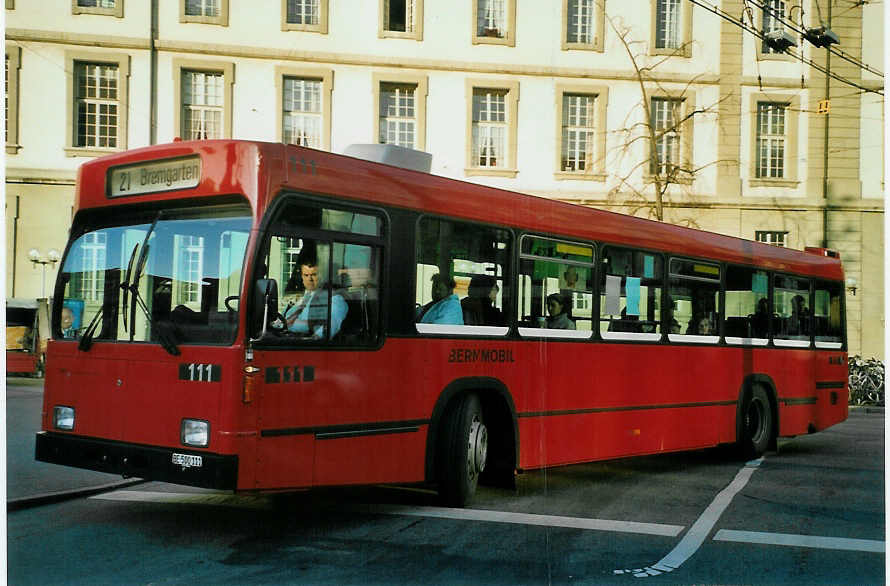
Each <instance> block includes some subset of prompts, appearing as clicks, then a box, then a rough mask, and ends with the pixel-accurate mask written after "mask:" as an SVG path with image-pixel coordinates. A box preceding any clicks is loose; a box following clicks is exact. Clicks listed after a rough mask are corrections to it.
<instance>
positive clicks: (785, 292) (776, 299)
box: [773, 275, 812, 347]
mask: <svg viewBox="0 0 890 586" xmlns="http://www.w3.org/2000/svg"><path fill="white" fill-rule="evenodd" d="M810 307H811V305H810V282H809V280H807V279H799V278H797V277H791V276H787V275H776V276H774V277H773V314H774V315H775V319H774V322H773V343H774V344H776V345H777V346H795V347H806V346H809V345H810V319H811V317H812V312H811V311H810Z"/></svg>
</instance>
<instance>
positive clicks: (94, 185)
mask: <svg viewBox="0 0 890 586" xmlns="http://www.w3.org/2000/svg"><path fill="white" fill-rule="evenodd" d="M198 158H200V165H201V166H200V172H199V177H197V178H194V177H192V176H191V175H190V172H189V171H188V170H187V169H184V170H182V171H181V172H180V171H177V169H178V168H180V167H185V164H186V163H188V162H190V161H194V160H197V159H198ZM157 160H167V161H170V163H168V164H167V167H166V168H158V167H149V166H148V165H147V164H146V162H147V161H157ZM183 162H184V163H183ZM180 163H181V164H180ZM177 165H178V166H177ZM122 170H123V171H127V170H132V172H131V173H129V175H131V176H132V177H131V179H137V178H141V179H140V180H146V181H148V182H150V183H151V182H153V183H154V184H156V185H157V186H158V189H156V190H154V191H148V192H142V193H137V194H135V195H130V194H129V192H128V191H127V190H123V189H122V188H123V187H124V186H123V185H113V184H112V183H113V182H112V181H110V180H111V179H114V180H115V181H119V182H121V183H123V182H124V180H125V178H126V173H123V174H122ZM165 173H166V175H165ZM187 175H188V176H189V177H191V179H189V180H188V181H184V180H182V178H183V177H185V176H187ZM171 177H173V179H172V180H171ZM177 177H178V178H179V179H176V178H177ZM106 178H107V179H108V180H109V181H108V183H106ZM285 191H299V192H303V193H310V194H316V195H331V194H335V195H337V196H338V197H342V198H346V199H351V200H357V201H362V202H366V203H368V204H372V205H373V204H378V205H383V206H395V207H400V208H407V209H412V210H417V211H422V212H426V213H431V214H437V215H448V216H453V217H458V218H463V219H467V220H474V221H479V222H486V223H491V224H497V225H501V226H508V227H513V228H519V229H523V230H529V231H534V232H540V233H545V234H551V235H556V236H562V237H564V238H571V239H581V240H594V241H599V242H605V243H611V244H621V245H627V246H634V247H638V248H643V249H648V250H655V251H664V252H671V253H674V254H682V255H684V256H691V257H700V258H711V259H714V260H721V261H726V262H733V263H740V264H746V265H756V266H760V267H763V268H765V269H769V270H776V271H783V272H793V273H798V274H803V275H810V276H817V277H822V278H826V279H843V269H842V267H841V263H840V260H839V259H838V258H836V255H835V256H834V257H832V256H828V254H827V252H826V251H824V250H822V249H813V251H811V252H801V251H798V250H792V249H787V248H782V247H777V246H770V245H767V244H762V243H759V242H754V241H751V240H745V239H741V238H736V237H731V236H724V235H721V234H716V233H713V232H705V231H702V230H696V229H692V228H686V227H682V226H676V225H673V224H667V223H663V222H658V221H654V220H647V219H643V218H636V217H633V216H628V215H624V214H619V213H615V212H609V211H604V210H598V209H595V208H590V207H586V206H579V205H575V204H569V203H564V202H559V201H554V200H551V199H547V198H543V197H538V196H533V195H526V194H520V193H516V192H512V191H507V190H503V189H498V188H493V187H487V186H482V185H478V184H475V183H468V182H465V181H459V180H456V179H449V178H445V177H440V176H437V175H431V174H428V173H422V172H418V171H412V170H409V169H403V168H399V167H393V166H389V165H385V164H382V163H374V162H370V161H366V160H362V159H356V158H353V157H349V156H345V155H338V154H333V153H329V152H325V151H318V150H313V149H309V148H305V147H298V146H294V145H285V144H281V143H267V142H254V141H243V140H206V141H188V142H173V143H169V144H163V145H155V146H150V147H144V148H139V149H134V150H130V151H126V152H122V153H115V154H112V155H108V156H104V157H101V158H98V159H95V160H93V161H89V162H87V163H85V164H84V165H82V166H81V168H80V170H79V172H78V179H77V193H76V198H75V210H77V211H80V210H82V209H89V208H97V207H108V206H116V205H123V204H132V203H142V202H157V201H170V200H180V199H183V198H189V199H191V198H203V197H211V196H217V195H222V194H241V195H243V196H245V197H246V198H247V200H248V201H249V202H250V204H251V206H252V208H253V210H254V214H255V215H256V216H257V217H259V216H260V215H261V213H262V211H263V210H265V209H266V208H267V206H268V204H269V203H271V200H272V199H274V198H275V197H276V196H277V195H278V194H279V193H282V192H285Z"/></svg>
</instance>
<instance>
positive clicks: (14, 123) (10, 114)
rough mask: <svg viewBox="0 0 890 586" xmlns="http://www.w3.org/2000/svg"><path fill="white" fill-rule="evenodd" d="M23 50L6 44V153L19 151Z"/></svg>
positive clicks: (11, 153) (12, 153)
mask: <svg viewBox="0 0 890 586" xmlns="http://www.w3.org/2000/svg"><path fill="white" fill-rule="evenodd" d="M21 54H22V50H21V48H20V47H16V46H15V45H10V44H8V43H7V45H6V78H5V79H6V82H5V84H4V89H5V92H6V101H5V107H4V119H5V121H6V126H5V128H6V154H8V155H14V154H16V153H17V152H19V149H20V148H21V146H20V145H19V64H20V63H21Z"/></svg>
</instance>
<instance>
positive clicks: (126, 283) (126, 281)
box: [121, 243, 139, 332]
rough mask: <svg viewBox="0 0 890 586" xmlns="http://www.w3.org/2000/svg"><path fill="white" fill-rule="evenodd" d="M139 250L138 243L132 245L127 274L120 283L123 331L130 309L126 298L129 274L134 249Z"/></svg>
mask: <svg viewBox="0 0 890 586" xmlns="http://www.w3.org/2000/svg"><path fill="white" fill-rule="evenodd" d="M137 250H139V243H136V244H134V245H133V252H131V253H130V262H129V263H127V275H126V276H125V277H124V282H123V283H121V289H123V290H124V300H123V303H122V304H121V306H122V309H123V311H122V312H121V317H123V320H124V331H125V332H126V331H127V311H128V310H129V309H130V307H129V299H127V295H129V293H130V275H131V274H132V273H133V261H134V260H136V251H137Z"/></svg>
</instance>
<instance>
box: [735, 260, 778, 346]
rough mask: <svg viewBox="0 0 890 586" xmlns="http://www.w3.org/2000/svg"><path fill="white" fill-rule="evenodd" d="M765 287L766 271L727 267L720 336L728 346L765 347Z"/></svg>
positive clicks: (767, 305)
mask: <svg viewBox="0 0 890 586" xmlns="http://www.w3.org/2000/svg"><path fill="white" fill-rule="evenodd" d="M768 287H769V279H768V278H767V274H766V271H758V270H755V269H752V268H748V267H737V266H729V267H727V269H726V308H725V309H724V312H725V314H726V317H725V319H724V321H723V335H724V336H725V337H726V342H727V343H728V344H750V345H753V346H765V345H766V344H767V343H768V341H769V324H770V317H771V314H770V310H769V301H768V299H769V297H768Z"/></svg>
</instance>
